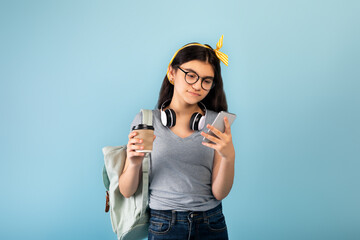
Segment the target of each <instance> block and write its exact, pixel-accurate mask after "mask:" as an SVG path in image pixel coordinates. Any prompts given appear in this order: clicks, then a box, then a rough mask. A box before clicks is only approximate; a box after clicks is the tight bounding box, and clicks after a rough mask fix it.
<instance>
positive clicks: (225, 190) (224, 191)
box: [212, 157, 235, 200]
mask: <svg viewBox="0 0 360 240" xmlns="http://www.w3.org/2000/svg"><path fill="white" fill-rule="evenodd" d="M234 165H235V157H234V158H232V159H221V162H220V166H219V171H218V174H217V175H216V178H215V179H213V182H212V192H213V195H214V197H215V198H216V199H217V200H222V199H224V198H225V197H226V196H227V195H228V194H229V192H230V190H231V187H232V185H233V182H234Z"/></svg>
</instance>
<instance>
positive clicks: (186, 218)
mask: <svg viewBox="0 0 360 240" xmlns="http://www.w3.org/2000/svg"><path fill="white" fill-rule="evenodd" d="M148 237H149V238H148V239H149V240H158V239H162V240H163V239H168V240H172V239H174V240H182V239H183V240H190V239H194V240H195V239H201V240H207V239H209V240H211V239H214V240H227V239H228V233H227V227H226V223H225V217H224V215H223V213H222V205H221V203H220V204H219V205H218V206H217V207H215V208H213V209H210V210H208V211H204V212H195V211H187V212H177V211H171V210H154V209H150V226H149V235H148Z"/></svg>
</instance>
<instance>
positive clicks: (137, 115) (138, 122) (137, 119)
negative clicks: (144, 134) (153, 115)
mask: <svg viewBox="0 0 360 240" xmlns="http://www.w3.org/2000/svg"><path fill="white" fill-rule="evenodd" d="M141 117H142V114H141V112H138V113H137V114H136V116H135V118H134V120H133V121H132V123H131V125H130V132H132V128H133V127H134V126H137V125H139V124H140V123H141V122H142V121H141Z"/></svg>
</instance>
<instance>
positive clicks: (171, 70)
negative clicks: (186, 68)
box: [168, 66, 175, 78]
mask: <svg viewBox="0 0 360 240" xmlns="http://www.w3.org/2000/svg"><path fill="white" fill-rule="evenodd" d="M168 72H169V77H170V78H175V71H174V69H173V68H172V67H171V66H169V67H168Z"/></svg>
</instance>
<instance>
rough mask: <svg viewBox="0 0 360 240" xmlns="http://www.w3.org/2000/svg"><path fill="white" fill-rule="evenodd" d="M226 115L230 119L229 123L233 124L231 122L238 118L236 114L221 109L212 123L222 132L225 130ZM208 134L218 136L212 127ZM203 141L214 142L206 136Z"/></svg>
mask: <svg viewBox="0 0 360 240" xmlns="http://www.w3.org/2000/svg"><path fill="white" fill-rule="evenodd" d="M224 117H227V119H228V120H229V124H230V126H231V124H232V123H233V122H234V120H235V118H236V115H235V114H233V113H229V112H225V111H221V112H219V113H218V115H217V116H216V118H215V120H214V122H213V123H212V124H211V125H212V126H213V127H215V128H216V129H217V130H219V131H220V132H222V133H223V132H225V122H224ZM207 134H209V135H211V136H214V137H217V136H216V135H215V134H214V133H213V132H212V131H211V130H210V129H208V131H207ZM203 141H204V142H210V143H213V142H212V141H210V140H209V139H207V138H205V137H204V139H203Z"/></svg>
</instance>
